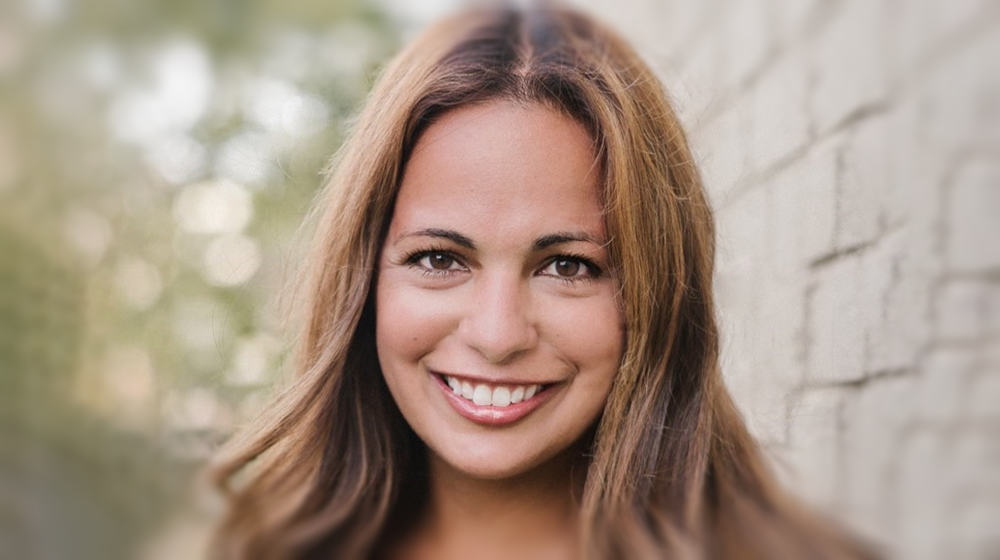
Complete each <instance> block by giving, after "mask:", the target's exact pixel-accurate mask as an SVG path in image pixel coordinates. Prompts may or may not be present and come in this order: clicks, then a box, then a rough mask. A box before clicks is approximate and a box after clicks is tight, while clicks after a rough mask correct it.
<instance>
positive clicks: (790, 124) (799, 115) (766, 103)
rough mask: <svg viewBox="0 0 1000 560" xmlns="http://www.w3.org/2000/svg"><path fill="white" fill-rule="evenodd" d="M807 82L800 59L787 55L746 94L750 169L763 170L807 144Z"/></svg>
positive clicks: (805, 71)
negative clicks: (750, 100) (749, 103)
mask: <svg viewBox="0 0 1000 560" xmlns="http://www.w3.org/2000/svg"><path fill="white" fill-rule="evenodd" d="M807 79H808V72H807V69H806V66H805V64H804V61H803V60H802V57H801V56H799V55H798V54H797V53H790V54H789V55H787V56H785V57H782V58H781V59H780V60H779V61H778V63H777V64H776V65H775V67H774V68H771V69H769V70H768V72H767V73H766V74H764V76H762V77H761V80H760V82H758V83H757V85H756V87H754V89H753V90H752V91H751V92H750V95H751V96H752V97H753V119H754V125H753V129H752V131H753V136H754V137H753V141H752V142H751V143H750V148H749V150H750V163H751V166H752V167H753V168H754V169H758V170H761V169H767V168H768V167H770V166H771V165H773V164H774V163H775V162H777V161H778V160H780V159H781V158H784V157H787V156H788V155H789V154H790V153H791V152H793V151H794V150H796V149H799V148H802V147H803V146H805V145H806V143H807V142H808V141H809V139H810V132H809V131H810V121H809V113H808V110H807V108H806V80H807Z"/></svg>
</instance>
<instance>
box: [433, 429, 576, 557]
mask: <svg viewBox="0 0 1000 560" xmlns="http://www.w3.org/2000/svg"><path fill="white" fill-rule="evenodd" d="M580 456H581V454H580V450H579V449H572V448H571V449H569V450H567V451H566V452H564V453H563V454H561V455H560V456H557V457H555V458H553V459H552V460H550V461H548V462H547V463H545V464H544V465H541V466H540V467H538V468H536V469H534V470H532V471H530V472H527V473H522V474H519V475H517V476H514V477H510V478H504V479H496V480H484V479H480V478H475V477H471V476H469V475H467V474H466V473H463V472H461V471H458V470H456V469H454V468H453V467H452V466H451V465H449V464H447V463H445V462H444V461H443V460H441V459H440V458H439V457H437V456H435V455H434V454H433V453H432V454H430V456H429V457H428V459H429V475H430V480H429V482H430V493H429V496H428V498H429V499H428V504H427V505H428V509H427V517H426V518H425V519H426V525H425V527H424V531H421V532H422V533H423V534H424V535H425V538H424V539H421V540H422V541H423V542H424V544H425V545H426V550H427V551H428V552H429V553H430V552H431V551H433V554H428V557H436V558H449V557H456V558H462V557H470V554H471V555H472V556H475V557H477V558H483V559H487V558H535V557H539V558H568V557H572V556H575V553H574V550H575V545H576V538H577V532H578V527H577V520H578V518H579V515H578V513H579V497H580V496H581V494H582V485H583V478H584V475H585V472H586V469H585V466H584V465H581V464H580V463H581V459H580ZM421 548H424V547H421Z"/></svg>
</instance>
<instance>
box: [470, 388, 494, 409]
mask: <svg viewBox="0 0 1000 560" xmlns="http://www.w3.org/2000/svg"><path fill="white" fill-rule="evenodd" d="M492 393H493V392H492V391H490V388H489V387H487V386H486V385H476V392H475V393H473V394H472V402H474V403H476V404H477V405H479V406H486V405H488V404H491V403H492V402H493V395H492Z"/></svg>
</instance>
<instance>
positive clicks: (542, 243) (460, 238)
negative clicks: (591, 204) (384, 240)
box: [397, 228, 604, 251]
mask: <svg viewBox="0 0 1000 560" xmlns="http://www.w3.org/2000/svg"><path fill="white" fill-rule="evenodd" d="M407 237H436V238H439V239H447V240H449V241H452V242H454V243H455V244H457V245H461V246H462V247H465V248H466V249H469V250H471V251H475V250H476V244H475V243H473V241H472V239H469V238H468V237H467V236H465V235H462V234H461V233H458V232H457V231H454V230H450V229H440V228H425V229H420V230H417V231H413V232H410V233H407V234H405V235H403V236H401V237H400V238H399V239H398V240H397V242H398V241H399V240H402V239H406V238H407ZM575 241H581V242H584V243H593V244H595V245H598V246H604V243H603V242H601V241H600V240H598V239H597V238H596V237H594V236H593V235H591V234H589V233H586V232H578V231H559V232H556V233H550V234H548V235H543V236H541V237H539V238H538V239H536V240H535V242H534V243H532V244H531V250H532V251H541V250H542V249H546V248H548V247H551V246H553V245H560V244H562V243H572V242H575Z"/></svg>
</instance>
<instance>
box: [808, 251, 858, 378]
mask: <svg viewBox="0 0 1000 560" xmlns="http://www.w3.org/2000/svg"><path fill="white" fill-rule="evenodd" d="M861 273H862V268H861V260H860V258H859V257H858V256H857V255H851V256H848V257H844V258H842V259H840V260H838V261H837V262H834V263H830V264H829V265H828V266H826V267H824V269H823V270H821V271H819V272H817V277H818V278H817V282H816V285H815V287H814V289H813V292H812V294H811V297H810V300H809V303H808V306H809V311H808V317H809V322H808V324H807V331H806V336H807V338H808V341H809V344H808V350H807V352H806V376H807V378H808V379H809V380H810V382H813V383H834V382H844V381H852V380H857V379H861V378H863V377H864V376H865V352H866V344H865V333H866V326H867V325H868V324H869V323H870V321H871V319H870V317H869V315H868V314H869V313H871V310H870V309H868V308H866V305H865V304H866V303H867V298H866V297H865V293H864V291H863V290H862V285H861Z"/></svg>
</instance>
